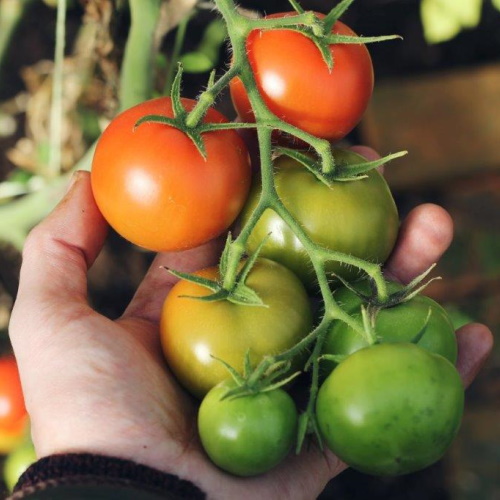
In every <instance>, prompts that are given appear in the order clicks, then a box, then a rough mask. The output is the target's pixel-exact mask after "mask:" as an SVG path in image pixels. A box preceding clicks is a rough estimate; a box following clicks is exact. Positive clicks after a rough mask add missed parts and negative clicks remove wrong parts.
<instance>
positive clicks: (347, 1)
mask: <svg viewBox="0 0 500 500" xmlns="http://www.w3.org/2000/svg"><path fill="white" fill-rule="evenodd" d="M352 2H354V0H342V2H340V3H339V4H337V5H336V6H335V7H333V9H332V10H331V11H330V12H329V13H328V14H327V16H326V17H325V18H324V19H323V23H324V26H325V33H329V32H330V31H332V28H333V25H334V24H335V23H336V22H337V21H338V20H339V19H340V16H342V14H344V12H346V11H347V9H348V8H349V7H350V6H351V4H352Z"/></svg>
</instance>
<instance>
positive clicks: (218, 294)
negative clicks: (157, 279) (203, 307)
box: [164, 267, 229, 302]
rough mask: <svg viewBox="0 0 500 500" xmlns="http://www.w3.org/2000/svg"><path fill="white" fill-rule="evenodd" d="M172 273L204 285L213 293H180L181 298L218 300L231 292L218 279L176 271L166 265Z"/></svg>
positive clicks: (226, 296) (202, 300) (204, 300)
mask: <svg viewBox="0 0 500 500" xmlns="http://www.w3.org/2000/svg"><path fill="white" fill-rule="evenodd" d="M164 269H166V270H167V271H168V272H169V273H170V274H172V275H174V276H175V277H177V278H179V279H183V280H186V281H189V282H191V283H195V284H196V285H199V286H202V287H204V288H207V289H208V290H210V291H211V292H213V293H211V294H209V295H201V296H195V295H179V298H183V299H194V300H199V301H201V302H217V301H219V300H225V299H227V298H228V296H229V292H228V291H227V290H224V288H222V286H221V285H220V283H218V282H217V281H213V280H209V279H208V278H203V277H202V276H198V275H196V274H189V273H183V272H181V271H174V270H173V269H168V268H166V267H164Z"/></svg>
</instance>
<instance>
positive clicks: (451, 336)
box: [321, 281, 457, 373]
mask: <svg viewBox="0 0 500 500" xmlns="http://www.w3.org/2000/svg"><path fill="white" fill-rule="evenodd" d="M354 287H355V288H356V289H357V290H359V291H361V292H363V293H369V292H370V286H369V284H368V282H366V281H362V282H358V283H355V284H354ZM387 288H388V291H389V292H390V293H394V292H396V291H399V290H401V289H402V288H403V287H402V285H400V284H398V283H388V284H387ZM335 300H336V301H337V302H338V303H339V304H340V306H341V307H342V309H344V310H345V311H346V312H347V313H349V315H351V316H354V317H355V318H357V319H358V320H359V321H360V322H361V321H362V316H361V305H362V304H363V300H362V299H361V298H360V297H358V296H357V295H356V294H355V293H354V292H352V291H351V290H349V289H347V288H345V287H341V288H339V289H337V290H335ZM364 305H365V307H366V305H367V304H364ZM429 312H430V313H431V314H430V317H429V318H428V319H427V316H428V314H429ZM426 321H427V326H426V328H425V332H424V334H423V335H422V337H421V339H420V340H419V341H418V343H417V345H418V346H419V347H422V348H423V349H427V350H428V351H430V352H434V353H436V354H440V355H441V356H444V357H445V358H446V359H448V361H450V362H451V363H453V364H454V363H455V362H456V360H457V339H456V336H455V329H454V327H453V324H452V322H451V319H450V318H449V316H448V314H447V313H446V311H445V310H444V309H443V308H442V307H441V306H440V305H439V304H438V303H437V302H436V301H434V300H432V299H431V298H429V297H426V296H425V295H420V294H419V295H417V296H415V297H413V298H412V299H410V300H409V301H407V302H402V303H401V304H398V305H396V306H393V307H389V308H386V309H381V310H380V311H379V312H378V314H377V317H376V320H375V325H374V326H375V334H376V336H377V340H378V342H412V340H413V339H414V338H415V337H416V336H417V335H418V334H419V332H420V331H421V329H422V328H423V327H424V324H425V323H426ZM367 346H368V343H367V342H366V340H365V339H363V338H362V337H361V335H359V334H358V333H356V332H355V331H354V330H353V329H352V328H351V327H350V326H348V325H347V324H346V323H344V322H343V321H336V322H335V323H334V325H333V326H332V328H331V329H330V330H329V332H328V333H327V335H326V337H325V343H324V344H323V354H340V355H349V354H352V353H354V352H356V351H358V350H359V349H362V348H363V347H367ZM334 366H335V364H334V363H333V362H330V361H323V362H322V363H321V369H322V372H324V373H328V372H330V371H331V370H332V369H333V368H334Z"/></svg>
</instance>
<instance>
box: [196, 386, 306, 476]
mask: <svg viewBox="0 0 500 500" xmlns="http://www.w3.org/2000/svg"><path fill="white" fill-rule="evenodd" d="M234 386H235V384H234V382H233V381H232V380H229V381H225V382H222V383H221V384H219V385H217V386H216V387H214V388H213V389H212V390H211V391H210V392H209V393H208V394H207V395H206V396H205V398H204V399H203V401H202V403H201V406H200V410H199V414H198V429H199V433H200V439H201V442H202V444H203V447H204V449H205V451H206V452H207V454H208V456H209V457H210V459H211V460H212V461H213V462H214V463H215V464H216V465H218V466H219V467H220V468H222V469H224V470H225V471H227V472H231V473H232V474H236V475H238V476H253V475H256V474H261V473H263V472H266V471H268V470H269V469H271V468H273V467H274V466H275V465H277V464H278V463H279V462H281V461H282V460H283V459H284V458H285V457H286V455H287V454H288V452H289V451H290V449H291V448H292V446H293V444H294V442H295V438H296V432H297V420H298V419H297V410H296V408H295V403H294V402H293V400H292V398H291V397H290V396H289V395H288V394H287V393H286V392H285V391H283V390H282V389H274V390H272V391H268V392H261V393H257V394H251V395H247V396H241V397H237V398H230V397H229V398H226V399H221V398H222V397H223V396H224V395H225V394H226V392H227V391H228V389H230V388H233V387H234Z"/></svg>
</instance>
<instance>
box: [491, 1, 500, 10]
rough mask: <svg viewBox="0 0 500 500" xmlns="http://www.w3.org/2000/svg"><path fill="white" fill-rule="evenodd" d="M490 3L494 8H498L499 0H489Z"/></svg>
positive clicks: (499, 6) (499, 5) (499, 7)
mask: <svg viewBox="0 0 500 500" xmlns="http://www.w3.org/2000/svg"><path fill="white" fill-rule="evenodd" d="M491 3H492V4H493V7H495V9H498V10H500V0H491Z"/></svg>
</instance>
